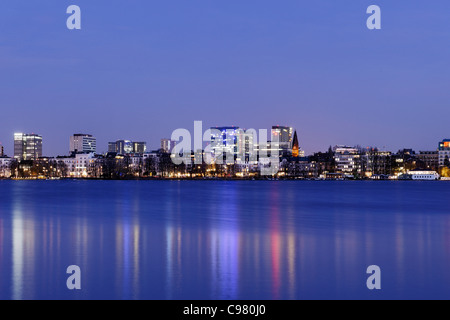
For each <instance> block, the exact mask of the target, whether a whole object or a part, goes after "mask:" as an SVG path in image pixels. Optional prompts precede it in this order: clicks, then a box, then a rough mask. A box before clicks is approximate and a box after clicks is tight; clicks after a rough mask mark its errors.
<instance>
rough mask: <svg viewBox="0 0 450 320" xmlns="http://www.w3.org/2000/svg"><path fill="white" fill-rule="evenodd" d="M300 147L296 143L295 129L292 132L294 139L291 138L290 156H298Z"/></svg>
mask: <svg viewBox="0 0 450 320" xmlns="http://www.w3.org/2000/svg"><path fill="white" fill-rule="evenodd" d="M299 153H300V147H299V145H298V138H297V131H295V132H294V139H293V140H292V156H293V157H294V158H298V156H299Z"/></svg>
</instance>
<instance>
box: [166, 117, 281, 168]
mask: <svg viewBox="0 0 450 320" xmlns="http://www.w3.org/2000/svg"><path fill="white" fill-rule="evenodd" d="M171 140H173V141H175V142H177V143H176V145H175V147H174V148H173V150H172V154H171V158H172V161H173V163H174V164H176V165H181V164H186V165H191V164H194V165H201V164H204V163H205V164H208V165H255V166H258V168H259V171H260V174H261V175H263V176H272V175H275V174H277V173H278V171H279V168H280V140H279V136H278V135H273V136H271V139H270V140H268V132H267V129H259V130H258V131H257V130H255V129H248V130H244V129H241V128H237V127H222V128H209V129H207V130H205V131H203V122H202V121H195V122H194V134H193V135H192V134H191V132H190V131H189V130H187V129H183V128H180V129H176V130H175V131H173V133H172V137H171ZM204 143H206V147H204Z"/></svg>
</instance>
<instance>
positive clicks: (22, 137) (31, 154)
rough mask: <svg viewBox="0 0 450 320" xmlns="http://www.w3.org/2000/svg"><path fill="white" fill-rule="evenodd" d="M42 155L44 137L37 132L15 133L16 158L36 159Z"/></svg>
mask: <svg viewBox="0 0 450 320" xmlns="http://www.w3.org/2000/svg"><path fill="white" fill-rule="evenodd" d="M39 157H42V137H41V136H39V135H37V134H34V133H33V134H23V133H15V134H14V158H15V159H18V160H36V159H38V158H39Z"/></svg>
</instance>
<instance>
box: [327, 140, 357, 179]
mask: <svg viewBox="0 0 450 320" xmlns="http://www.w3.org/2000/svg"><path fill="white" fill-rule="evenodd" d="M333 151H334V161H335V165H336V173H343V174H347V175H354V174H355V173H360V171H361V161H360V158H361V157H360V152H359V150H358V149H357V148H354V147H348V146H336V147H334V149H333Z"/></svg>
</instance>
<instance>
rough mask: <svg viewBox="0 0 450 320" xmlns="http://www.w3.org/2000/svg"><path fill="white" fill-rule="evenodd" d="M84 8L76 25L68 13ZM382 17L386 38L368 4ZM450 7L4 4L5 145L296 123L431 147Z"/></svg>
mask: <svg viewBox="0 0 450 320" xmlns="http://www.w3.org/2000/svg"><path fill="white" fill-rule="evenodd" d="M72 4H76V5H79V6H80V7H81V10H82V30H81V31H69V30H68V29H67V28H66V19H67V17H68V15H67V14H66V9H67V7H68V6H69V5H72ZM371 4H377V5H379V6H380V7H381V9H382V30H379V31H369V30H368V29H367V28H366V19H367V17H368V15H367V14H366V9H367V7H368V6H369V5H371ZM449 15H450V1H448V0H434V1H400V0H398V1H392V0H389V1H386V0H371V1H365V0H353V1H348V0H345V1H344V0H341V1H338V0H314V1H312V0H311V1H300V0H295V1H294V0H282V1H275V0H189V1H187V0H164V1H163V0H159V1H153V0H109V1H103V0H94V1H93V0H34V1H30V0H2V1H1V4H0V119H1V125H0V141H1V142H3V145H4V146H5V151H6V153H7V154H9V155H12V153H13V150H12V146H13V133H14V132H15V131H23V132H26V133H32V132H34V133H39V134H41V135H43V137H44V154H45V155H49V156H53V155H58V154H66V153H67V152H68V148H69V136H70V135H71V134H73V133H80V132H82V133H91V134H93V135H95V136H96V137H97V138H98V146H99V147H98V149H99V150H98V151H105V150H106V149H107V142H108V141H112V140H117V139H131V140H135V141H141V140H143V141H147V142H148V144H149V147H150V148H151V149H156V148H158V147H159V140H160V138H163V137H170V135H171V133H172V131H173V130H174V129H176V128H187V129H190V130H193V121H194V120H203V121H204V125H205V127H207V126H226V125H237V126H241V127H244V128H256V129H259V128H270V127H271V126H272V125H277V124H279V125H290V126H294V127H296V128H297V130H298V133H299V138H300V143H301V145H302V147H303V148H304V149H305V150H306V152H307V153H310V152H314V151H319V150H326V149H327V148H328V146H330V145H335V144H347V145H356V144H360V145H362V146H378V147H380V148H383V147H386V149H389V150H393V151H396V150H397V149H398V148H400V147H411V148H415V149H416V150H429V149H435V148H436V147H437V142H438V141H439V140H440V139H442V138H445V137H450V127H449V125H448V124H449V115H450V108H449V102H450V90H449V89H450V18H449Z"/></svg>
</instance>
